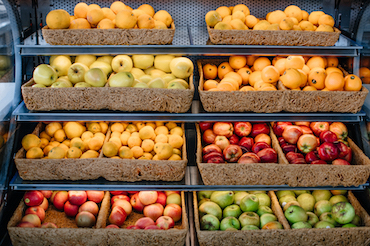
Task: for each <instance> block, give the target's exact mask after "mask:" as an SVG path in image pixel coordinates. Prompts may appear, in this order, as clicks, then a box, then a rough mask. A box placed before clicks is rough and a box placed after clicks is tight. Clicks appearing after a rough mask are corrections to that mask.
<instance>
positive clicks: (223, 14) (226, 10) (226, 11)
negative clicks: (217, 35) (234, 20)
mask: <svg viewBox="0 0 370 246" xmlns="http://www.w3.org/2000/svg"><path fill="white" fill-rule="evenodd" d="M216 12H218V13H219V14H220V15H221V18H222V19H223V18H225V17H226V16H228V15H231V10H230V9H229V8H228V7H226V6H221V7H218V8H217V9H216Z"/></svg>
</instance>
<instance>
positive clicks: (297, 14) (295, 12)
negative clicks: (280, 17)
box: [284, 5, 303, 22]
mask: <svg viewBox="0 0 370 246" xmlns="http://www.w3.org/2000/svg"><path fill="white" fill-rule="evenodd" d="M284 13H285V14H286V16H288V17H294V18H296V19H297V21H298V22H300V21H301V20H302V18H303V16H302V10H301V9H300V8H299V7H298V6H295V5H290V6H288V7H286V8H285V10H284Z"/></svg>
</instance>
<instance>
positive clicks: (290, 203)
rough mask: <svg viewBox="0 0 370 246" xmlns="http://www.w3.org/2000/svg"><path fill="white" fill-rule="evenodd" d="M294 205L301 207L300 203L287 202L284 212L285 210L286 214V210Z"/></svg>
mask: <svg viewBox="0 0 370 246" xmlns="http://www.w3.org/2000/svg"><path fill="white" fill-rule="evenodd" d="M292 205H297V206H299V207H300V206H301V205H300V204H299V202H297V201H290V202H287V203H286V204H285V206H284V207H283V210H284V212H285V210H287V209H288V208H289V207H290V206H292Z"/></svg>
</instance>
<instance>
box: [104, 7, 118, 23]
mask: <svg viewBox="0 0 370 246" xmlns="http://www.w3.org/2000/svg"><path fill="white" fill-rule="evenodd" d="M101 10H102V11H103V13H104V19H110V20H111V21H113V20H115V19H116V14H115V13H114V12H113V11H112V10H111V9H110V8H102V9H101Z"/></svg>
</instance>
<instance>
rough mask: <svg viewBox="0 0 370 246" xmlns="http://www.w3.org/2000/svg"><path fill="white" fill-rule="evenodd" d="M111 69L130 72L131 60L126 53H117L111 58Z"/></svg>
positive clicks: (117, 71)
mask: <svg viewBox="0 0 370 246" xmlns="http://www.w3.org/2000/svg"><path fill="white" fill-rule="evenodd" d="M112 69H113V71H114V72H116V73H119V72H130V71H131V69H132V60H131V58H130V57H129V56H128V55H118V56H116V57H114V58H113V60H112Z"/></svg>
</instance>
